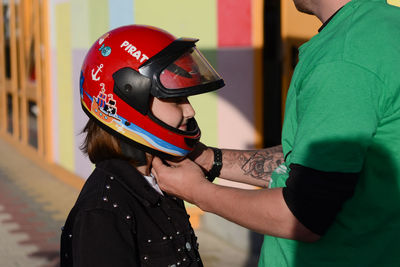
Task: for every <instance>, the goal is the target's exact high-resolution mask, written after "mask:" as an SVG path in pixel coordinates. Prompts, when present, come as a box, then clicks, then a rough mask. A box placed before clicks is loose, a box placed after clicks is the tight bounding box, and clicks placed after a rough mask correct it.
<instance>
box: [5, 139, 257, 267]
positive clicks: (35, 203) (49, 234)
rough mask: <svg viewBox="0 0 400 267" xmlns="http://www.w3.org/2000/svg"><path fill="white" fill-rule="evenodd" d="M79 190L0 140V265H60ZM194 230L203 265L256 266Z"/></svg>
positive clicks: (223, 266)
mask: <svg viewBox="0 0 400 267" xmlns="http://www.w3.org/2000/svg"><path fill="white" fill-rule="evenodd" d="M78 193H79V192H78V190H77V189H75V188H73V187H71V186H69V185H67V184H65V183H63V182H62V181H60V180H59V179H57V178H55V177H53V176H52V175H50V174H49V173H47V172H46V171H44V170H43V169H41V168H39V167H38V166H37V165H35V164H34V163H33V162H31V161H30V160H29V159H27V158H25V157H23V156H21V155H20V154H19V153H18V152H17V151H15V149H14V148H13V147H12V146H11V145H9V144H8V143H6V142H5V141H4V140H2V139H0V266H1V267H20V266H24V267H26V266H29V267H56V266H59V257H58V253H59V236H60V233H61V230H60V229H61V226H62V225H63V224H64V221H65V218H66V216H67V214H68V212H69V210H70V209H71V207H72V205H73V204H74V202H75V200H76V198H77V196H78ZM196 234H197V236H198V238H199V243H200V253H201V256H202V259H203V262H204V265H205V266H206V267H243V266H246V267H250V266H255V263H249V262H248V255H247V253H246V252H245V251H242V250H240V249H238V248H235V247H233V246H232V245H231V244H229V243H227V242H225V241H223V240H220V239H218V238H216V237H215V236H213V235H212V234H210V233H208V232H207V231H205V230H203V229H197V230H196ZM115 267H118V266H115Z"/></svg>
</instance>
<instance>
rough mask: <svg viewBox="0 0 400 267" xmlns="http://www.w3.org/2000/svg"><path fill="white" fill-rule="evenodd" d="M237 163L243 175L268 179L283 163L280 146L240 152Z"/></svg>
mask: <svg viewBox="0 0 400 267" xmlns="http://www.w3.org/2000/svg"><path fill="white" fill-rule="evenodd" d="M238 160H239V164H240V165H241V169H242V170H243V172H244V174H245V175H250V176H251V177H253V178H257V179H263V180H268V179H269V177H270V175H271V173H272V172H273V171H274V170H275V169H276V168H277V167H278V166H279V165H280V164H282V163H283V153H282V147H281V146H277V147H272V148H268V149H263V150H259V151H253V152H248V153H242V154H241V155H240V156H239V158H238Z"/></svg>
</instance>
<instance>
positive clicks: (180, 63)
mask: <svg viewBox="0 0 400 267" xmlns="http://www.w3.org/2000/svg"><path fill="white" fill-rule="evenodd" d="M159 79H160V82H161V85H162V86H163V87H164V88H165V89H167V90H168V91H169V90H174V91H175V92H173V93H174V94H176V93H177V92H178V91H179V90H182V89H185V88H186V89H188V88H189V87H193V89H200V88H198V86H202V85H205V84H210V83H213V82H216V81H219V80H221V77H220V76H219V75H218V73H217V72H216V71H215V70H214V68H213V67H212V66H211V65H210V64H209V63H208V61H207V59H205V58H204V56H203V55H202V54H201V52H200V51H199V50H198V49H197V48H196V47H192V48H191V49H190V50H188V51H186V52H185V53H184V54H182V55H181V56H180V57H179V58H178V59H176V60H175V61H174V62H172V63H170V64H169V65H168V66H167V67H166V68H165V69H164V70H163V71H162V72H161V73H160V77H159ZM195 87H197V88H195ZM184 91H186V93H185V95H190V92H189V91H190V90H184ZM171 93H172V92H171ZM182 93H183V91H182ZM198 93H201V92H198Z"/></svg>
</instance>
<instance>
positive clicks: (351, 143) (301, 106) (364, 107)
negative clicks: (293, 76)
mask: <svg viewBox="0 0 400 267" xmlns="http://www.w3.org/2000/svg"><path fill="white" fill-rule="evenodd" d="M381 86H382V85H381V82H380V80H379V79H377V77H376V76H375V75H374V73H371V72H369V71H368V70H366V69H363V68H361V67H359V66H357V65H354V64H351V63H345V62H334V63H329V64H321V65H319V66H317V67H316V68H314V70H313V71H312V72H311V73H310V74H309V75H308V76H307V77H306V78H305V79H304V80H303V81H302V82H301V84H299V85H298V87H297V88H296V115H297V123H298V128H297V131H296V133H295V136H294V144H293V150H292V153H291V162H292V163H298V164H301V165H303V166H307V167H310V168H314V169H317V170H322V171H335V172H359V171H360V170H361V168H362V165H363V161H364V155H365V152H366V150H367V148H368V145H369V143H370V141H371V138H372V137H373V136H374V133H375V131H376V128H377V124H378V121H379V113H380V112H379V95H380V90H381V89H380V88H381Z"/></svg>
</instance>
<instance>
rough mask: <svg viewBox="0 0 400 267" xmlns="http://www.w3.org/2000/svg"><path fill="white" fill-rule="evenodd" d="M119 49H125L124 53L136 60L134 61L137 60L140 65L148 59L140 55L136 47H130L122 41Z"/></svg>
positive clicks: (129, 44)
mask: <svg viewBox="0 0 400 267" xmlns="http://www.w3.org/2000/svg"><path fill="white" fill-rule="evenodd" d="M120 47H121V48H124V47H125V51H126V52H128V53H129V54H130V55H131V56H132V57H134V58H136V60H139V61H140V63H142V62H143V61H145V60H146V59H149V57H148V56H146V55H145V54H143V53H142V51H140V50H138V49H137V48H136V46H134V45H132V44H131V43H129V42H128V41H124V42H123V43H122V44H121V46H120Z"/></svg>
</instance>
